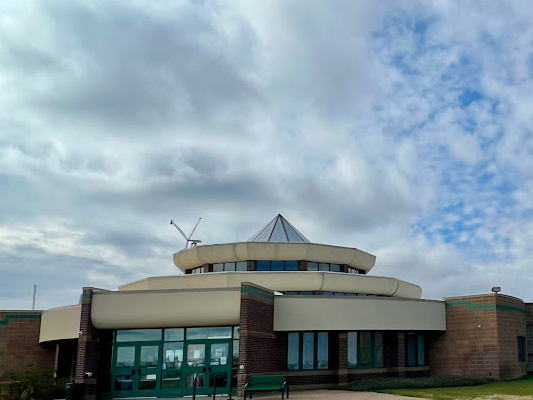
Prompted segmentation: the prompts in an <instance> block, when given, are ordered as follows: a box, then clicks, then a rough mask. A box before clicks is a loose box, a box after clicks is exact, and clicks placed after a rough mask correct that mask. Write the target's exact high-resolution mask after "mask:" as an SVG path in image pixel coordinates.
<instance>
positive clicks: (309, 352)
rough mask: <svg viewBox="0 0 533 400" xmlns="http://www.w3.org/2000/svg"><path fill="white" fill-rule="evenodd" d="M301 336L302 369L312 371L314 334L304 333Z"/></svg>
mask: <svg viewBox="0 0 533 400" xmlns="http://www.w3.org/2000/svg"><path fill="white" fill-rule="evenodd" d="M302 336H303V339H302V369H314V367H315V334H314V332H304V333H303V335H302Z"/></svg>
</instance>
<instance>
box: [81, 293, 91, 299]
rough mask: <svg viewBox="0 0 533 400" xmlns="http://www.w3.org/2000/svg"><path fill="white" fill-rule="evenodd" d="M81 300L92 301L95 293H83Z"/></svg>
mask: <svg viewBox="0 0 533 400" xmlns="http://www.w3.org/2000/svg"><path fill="white" fill-rule="evenodd" d="M81 298H82V299H88V300H91V299H92V298H93V292H88V293H83V294H82V295H81Z"/></svg>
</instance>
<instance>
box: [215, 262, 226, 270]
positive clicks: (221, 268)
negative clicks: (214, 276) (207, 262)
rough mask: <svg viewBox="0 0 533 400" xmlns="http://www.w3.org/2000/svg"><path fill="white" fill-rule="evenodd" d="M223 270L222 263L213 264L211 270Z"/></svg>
mask: <svg viewBox="0 0 533 400" xmlns="http://www.w3.org/2000/svg"><path fill="white" fill-rule="evenodd" d="M222 271H224V264H222V263H220V264H213V272H222Z"/></svg>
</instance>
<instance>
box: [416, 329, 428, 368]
mask: <svg viewBox="0 0 533 400" xmlns="http://www.w3.org/2000/svg"><path fill="white" fill-rule="evenodd" d="M417 347H418V365H424V364H425V363H426V358H425V353H424V336H422V335H421V334H418V346H417Z"/></svg>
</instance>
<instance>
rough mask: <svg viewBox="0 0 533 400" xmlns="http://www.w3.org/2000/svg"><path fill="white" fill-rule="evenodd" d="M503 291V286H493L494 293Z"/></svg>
mask: <svg viewBox="0 0 533 400" xmlns="http://www.w3.org/2000/svg"><path fill="white" fill-rule="evenodd" d="M501 291H502V288H501V287H499V286H493V288H492V293H496V294H498V293H500V292H501Z"/></svg>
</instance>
